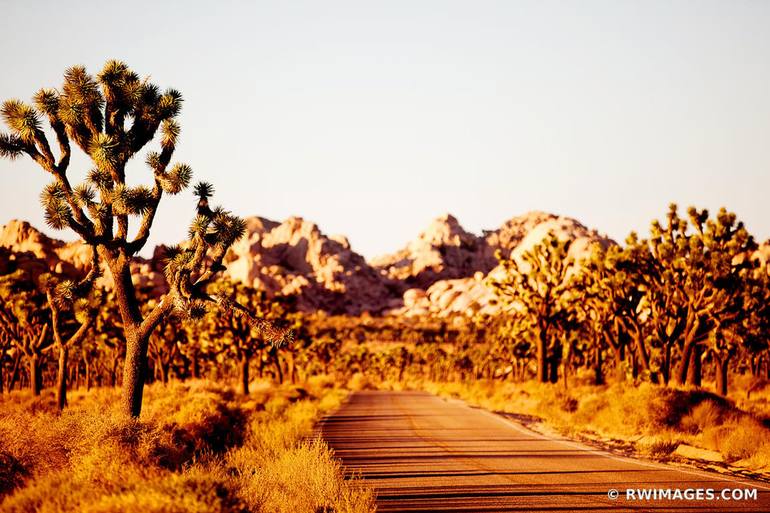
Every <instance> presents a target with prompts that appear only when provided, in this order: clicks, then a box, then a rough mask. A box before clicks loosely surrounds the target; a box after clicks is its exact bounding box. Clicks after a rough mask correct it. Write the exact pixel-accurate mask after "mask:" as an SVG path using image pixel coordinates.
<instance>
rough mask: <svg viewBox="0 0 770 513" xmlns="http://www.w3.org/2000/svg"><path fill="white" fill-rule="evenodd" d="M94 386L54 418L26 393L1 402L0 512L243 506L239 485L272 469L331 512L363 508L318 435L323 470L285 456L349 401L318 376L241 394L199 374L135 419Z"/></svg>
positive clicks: (156, 389)
mask: <svg viewBox="0 0 770 513" xmlns="http://www.w3.org/2000/svg"><path fill="white" fill-rule="evenodd" d="M91 393H92V394H93V395H92V396H91V395H89V394H85V393H81V392H79V391H74V392H73V394H72V397H73V400H72V401H71V407H70V408H68V409H67V410H65V411H64V412H63V413H61V414H59V413H55V412H54V411H53V410H52V409H46V408H45V407H40V408H38V409H36V410H35V411H34V412H32V411H27V410H26V409H25V408H26V407H28V406H29V405H30V404H37V403H35V402H34V401H31V400H30V399H29V398H27V397H23V396H22V397H20V398H14V397H13V395H12V396H11V398H2V399H0V400H3V407H2V408H0V447H2V448H3V450H2V452H0V498H2V493H6V497H5V498H4V499H3V502H2V503H0V510H2V511H9V512H14V513H16V512H19V513H20V512H25V513H26V512H32V511H35V512H45V513H47V512H118V511H149V512H158V513H160V512H164V513H165V512H170V513H176V512H208V511H212V512H235V511H239V512H240V511H244V508H245V504H246V503H245V502H244V497H246V498H248V497H252V499H253V500H256V499H254V497H255V496H253V494H252V493H251V492H249V493H245V492H244V490H250V489H252V488H254V489H256V488H259V487H261V486H262V485H259V482H261V481H259V482H258V481H254V479H256V478H255V477H254V476H255V475H256V474H258V473H260V472H261V470H260V469H264V468H267V467H271V466H275V465H278V466H277V467H274V468H284V469H288V470H285V471H284V472H283V473H282V474H281V475H282V476H286V477H288V476H290V477H291V479H292V480H293V481H294V482H293V483H292V484H290V485H288V484H281V483H277V481H276V480H275V479H273V478H271V480H270V481H269V483H270V484H271V485H276V486H290V487H292V488H291V489H295V490H311V491H313V492H312V493H315V494H316V495H315V497H316V499H313V500H317V501H318V504H320V505H327V504H331V505H332V507H334V508H336V509H334V511H369V510H371V504H372V502H371V495H370V494H369V495H367V494H368V493H369V492H366V493H364V492H361V493H359V492H357V491H354V488H355V486H352V484H350V483H348V482H347V481H345V480H344V478H343V475H342V471H341V469H340V467H339V464H338V463H337V462H336V461H335V460H334V459H333V458H332V457H331V456H330V452H329V449H328V448H326V446H325V445H323V444H322V443H321V442H316V447H314V449H313V450H312V452H313V454H316V453H318V455H317V457H316V458H315V460H314V464H318V465H324V466H326V465H328V466H330V467H329V468H320V469H316V470H314V471H312V472H311V471H310V470H309V468H305V467H302V468H300V467H298V466H291V465H289V463H288V462H289V461H291V458H290V457H289V456H287V454H295V453H297V451H300V449H299V448H300V447H301V446H302V445H303V443H304V442H303V441H304V440H305V439H306V438H307V437H309V436H310V435H311V434H312V431H313V426H314V423H315V421H316V420H317V419H318V418H319V416H320V415H322V414H323V413H325V412H328V411H330V410H332V409H334V408H336V407H337V406H338V405H339V404H340V402H341V401H342V399H343V398H344V397H345V393H344V392H343V391H340V390H337V389H333V388H329V387H328V385H326V384H325V383H324V382H323V381H322V380H318V381H315V382H313V383H308V384H307V385H306V386H305V387H303V388H300V387H292V386H285V387H275V386H273V387H269V386H268V387H265V386H261V385H259V384H258V385H257V386H256V393H255V394H253V395H252V396H250V397H248V398H244V397H243V396H240V395H236V394H234V393H233V391H232V390H231V389H230V388H228V387H224V386H220V385H216V384H213V383H209V382H203V381H194V382H190V383H185V384H180V383H176V384H171V385H167V386H163V385H159V384H158V385H152V386H149V387H148V388H147V390H146V396H145V397H146V401H147V404H146V407H145V411H144V417H142V418H141V419H139V420H137V419H131V418H126V417H124V416H122V415H120V414H119V413H117V412H116V411H115V410H114V408H113V406H112V405H113V404H115V403H117V401H116V399H117V394H118V393H119V392H118V391H116V390H111V389H108V390H94V391H92V392H91ZM254 396H257V397H254ZM319 398H320V399H319ZM6 399H7V400H6ZM52 406H53V405H52ZM22 427H23V429H21V428H22ZM324 451H325V452H324ZM278 461H283V462H284V463H283V464H281V465H279V464H278V463H276V462H278ZM282 465H283V466H282ZM292 471H296V473H292ZM314 472H315V473H314ZM259 475H260V476H261V477H260V478H259V480H264V479H266V475H265V474H264V473H261V474H259ZM317 475H324V476H327V477H330V478H331V477H333V478H334V480H335V481H334V483H332V484H329V485H328V486H330V487H331V488H325V489H323V490H321V489H319V488H318V486H317V484H314V483H312V482H310V481H312V479H314V476H317ZM309 480H310V481H309ZM276 483H277V484H276ZM308 493H309V492H308ZM335 493H336V494H338V495H339V496H338V497H333V495H334V494H335ZM351 501H352V502H351ZM252 503H253V504H257V502H252ZM303 504H304V503H303ZM349 504H354V505H353V506H349ZM359 505H363V506H361V507H359ZM324 507H325V506H324ZM284 511H293V510H292V509H285V510H284ZM297 511H299V510H297Z"/></svg>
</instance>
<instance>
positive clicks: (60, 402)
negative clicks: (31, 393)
mask: <svg viewBox="0 0 770 513" xmlns="http://www.w3.org/2000/svg"><path fill="white" fill-rule="evenodd" d="M67 356H68V355H67V347H66V346H64V345H60V346H59V370H58V372H57V374H56V405H57V406H58V407H59V411H61V410H63V409H64V407H65V406H67Z"/></svg>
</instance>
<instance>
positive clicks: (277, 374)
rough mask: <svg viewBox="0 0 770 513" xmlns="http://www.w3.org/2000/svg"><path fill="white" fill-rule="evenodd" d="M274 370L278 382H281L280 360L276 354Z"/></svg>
mask: <svg viewBox="0 0 770 513" xmlns="http://www.w3.org/2000/svg"><path fill="white" fill-rule="evenodd" d="M275 372H276V376H277V378H278V384H283V369H282V368H281V361H280V360H279V359H278V356H277V355H276V358H275Z"/></svg>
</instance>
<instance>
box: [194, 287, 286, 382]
mask: <svg viewBox="0 0 770 513" xmlns="http://www.w3.org/2000/svg"><path fill="white" fill-rule="evenodd" d="M213 289H214V290H216V291H217V292H218V293H219V296H220V297H223V298H229V300H230V301H231V302H233V303H234V304H244V305H247V306H248V307H249V309H250V310H252V311H254V312H256V314H257V315H258V316H259V317H260V318H262V319H267V320H269V322H270V324H271V326H277V325H278V324H279V323H281V322H282V320H283V318H284V316H285V313H286V312H285V311H284V309H283V307H282V305H281V304H280V302H278V301H271V300H269V299H268V298H267V296H266V294H265V292H264V291H261V290H256V289H254V288H252V287H247V286H245V285H241V284H230V283H220V284H218V285H217V286H215V287H213ZM209 326H210V331H212V332H213V333H214V334H215V336H216V339H217V340H218V341H219V343H220V344H221V345H222V346H223V349H228V350H230V351H232V352H233V353H234V355H235V357H236V358H237V360H238V371H239V372H238V374H239V380H240V383H241V391H242V393H243V394H244V395H248V393H249V381H250V377H249V365H250V363H251V359H252V357H253V356H255V355H259V356H260V358H261V357H262V353H263V352H266V351H267V352H270V353H271V354H274V351H271V349H277V348H273V347H271V346H274V341H275V340H276V339H278V338H280V334H279V333H273V332H272V330H270V329H255V327H254V325H253V323H251V322H249V319H248V318H245V317H244V316H242V315H239V314H238V312H236V311H234V310H231V311H229V312H226V313H224V314H222V315H211V318H210V325H209ZM292 336H293V335H292ZM276 364H278V362H276ZM279 374H280V373H279Z"/></svg>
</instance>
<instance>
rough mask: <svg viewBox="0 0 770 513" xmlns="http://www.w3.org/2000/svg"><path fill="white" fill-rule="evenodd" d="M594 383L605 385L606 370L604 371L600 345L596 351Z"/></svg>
mask: <svg viewBox="0 0 770 513" xmlns="http://www.w3.org/2000/svg"><path fill="white" fill-rule="evenodd" d="M594 383H595V384H597V385H603V384H604V370H603V369H602V350H601V347H600V346H599V344H597V346H596V348H595V349H594Z"/></svg>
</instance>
